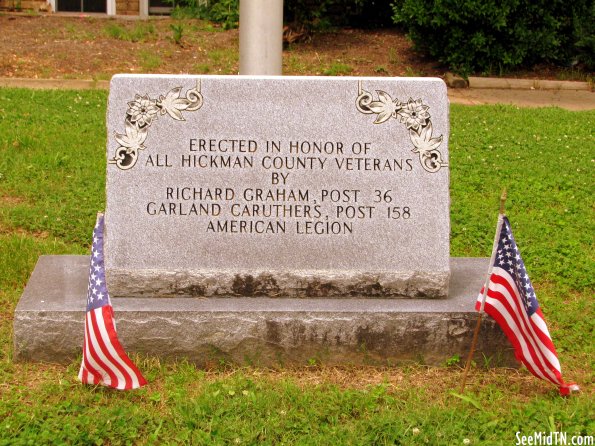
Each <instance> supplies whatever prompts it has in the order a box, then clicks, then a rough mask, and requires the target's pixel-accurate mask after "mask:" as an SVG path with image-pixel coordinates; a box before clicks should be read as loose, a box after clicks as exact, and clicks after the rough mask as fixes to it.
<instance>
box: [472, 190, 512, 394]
mask: <svg viewBox="0 0 595 446" xmlns="http://www.w3.org/2000/svg"><path fill="white" fill-rule="evenodd" d="M506 198H507V194H506V189H504V190H503V191H502V195H501V196H500V215H499V216H498V225H497V227H496V237H495V239H494V246H493V248H492V258H491V259H490V267H489V270H488V277H487V278H486V281H485V283H484V286H483V295H482V302H481V308H480V310H479V315H478V316H477V324H476V325H475V330H474V331H473V340H472V341H471V350H470V351H469V356H467V362H466V364H465V371H464V372H463V381H462V382H461V393H463V392H464V391H465V385H466V384H467V375H468V374H469V369H470V368H471V361H472V360H473V355H474V354H475V347H477V338H479V329H480V328H481V319H482V318H483V313H484V305H485V301H486V295H487V293H488V283H489V280H490V275H491V273H492V265H493V263H494V255H495V254H496V247H497V246H498V234H499V232H500V224H501V221H502V216H503V215H504V205H505V204H506Z"/></svg>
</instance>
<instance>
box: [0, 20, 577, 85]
mask: <svg viewBox="0 0 595 446" xmlns="http://www.w3.org/2000/svg"><path fill="white" fill-rule="evenodd" d="M172 25H173V26H172ZM174 28H175V30H176V32H174ZM0 29H1V30H2V33H1V35H0V77H23V78H48V79H69V78H70V79H97V80H106V79H109V78H111V76H112V75H114V74H116V73H171V74H181V73H189V74H237V72H238V67H239V60H238V42H239V38H238V30H228V31H224V30H222V29H221V28H220V27H217V26H216V25H214V24H211V23H209V22H205V21H200V20H173V19H170V18H151V19H150V20H130V19H116V18H106V17H105V16H103V17H101V16H75V17H73V16H70V17H69V16H60V15H14V14H11V15H8V14H6V15H0ZM180 30H181V32H180ZM283 65H284V66H283V72H284V74H287V75H336V76H342V75H353V76H443V75H444V73H445V72H446V71H447V69H446V67H444V66H442V65H440V64H439V63H437V62H436V61H433V60H431V59H428V58H425V57H423V56H422V55H420V54H419V53H417V52H416V51H414V50H413V46H412V44H411V42H410V41H409V39H408V38H407V37H406V36H405V34H404V33H403V32H401V31H399V30H396V29H382V30H359V29H340V30H336V31H332V32H325V33H315V34H313V35H312V36H310V38H309V39H307V41H305V42H299V43H293V44H291V45H289V46H288V47H287V48H286V49H285V51H284V52H283ZM508 76H516V77H524V78H536V79H537V78H541V79H543V78H547V79H556V78H558V79H573V78H581V77H582V78H584V74H582V73H573V72H572V71H568V70H567V69H561V68H556V67H544V66H540V67H535V69H534V70H528V71H523V72H518V73H513V74H510V73H509V74H508Z"/></svg>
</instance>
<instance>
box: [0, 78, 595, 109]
mask: <svg viewBox="0 0 595 446" xmlns="http://www.w3.org/2000/svg"><path fill="white" fill-rule="evenodd" d="M0 87H13V88H36V89H77V90H86V89H108V88H109V82H108V81H93V80H77V79H15V78H0ZM448 97H449V99H450V102H451V103H453V104H466V105H482V104H512V105H518V106H519V107H551V106H555V107H560V108H564V109H567V110H595V93H594V92H591V91H588V90H584V89H583V90H570V89H522V88H520V89H514V88H499V89H496V88H449V89H448Z"/></svg>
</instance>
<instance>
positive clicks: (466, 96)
mask: <svg viewBox="0 0 595 446" xmlns="http://www.w3.org/2000/svg"><path fill="white" fill-rule="evenodd" d="M448 98H449V99H450V102H451V103H453V104H467V105H481V104H512V105H517V106H519V107H551V106H555V107H560V108H564V109H566V110H595V93H593V92H590V91H585V90H582V91H580V90H510V89H507V90H496V89H488V88H456V89H455V88H450V89H449V90H448Z"/></svg>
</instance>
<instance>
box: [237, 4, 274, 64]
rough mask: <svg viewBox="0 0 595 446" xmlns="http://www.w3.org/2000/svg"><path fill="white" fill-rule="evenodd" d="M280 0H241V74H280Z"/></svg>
mask: <svg viewBox="0 0 595 446" xmlns="http://www.w3.org/2000/svg"><path fill="white" fill-rule="evenodd" d="M282 55H283V0H240V74H258V75H281V69H282V66H283V59H282Z"/></svg>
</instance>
